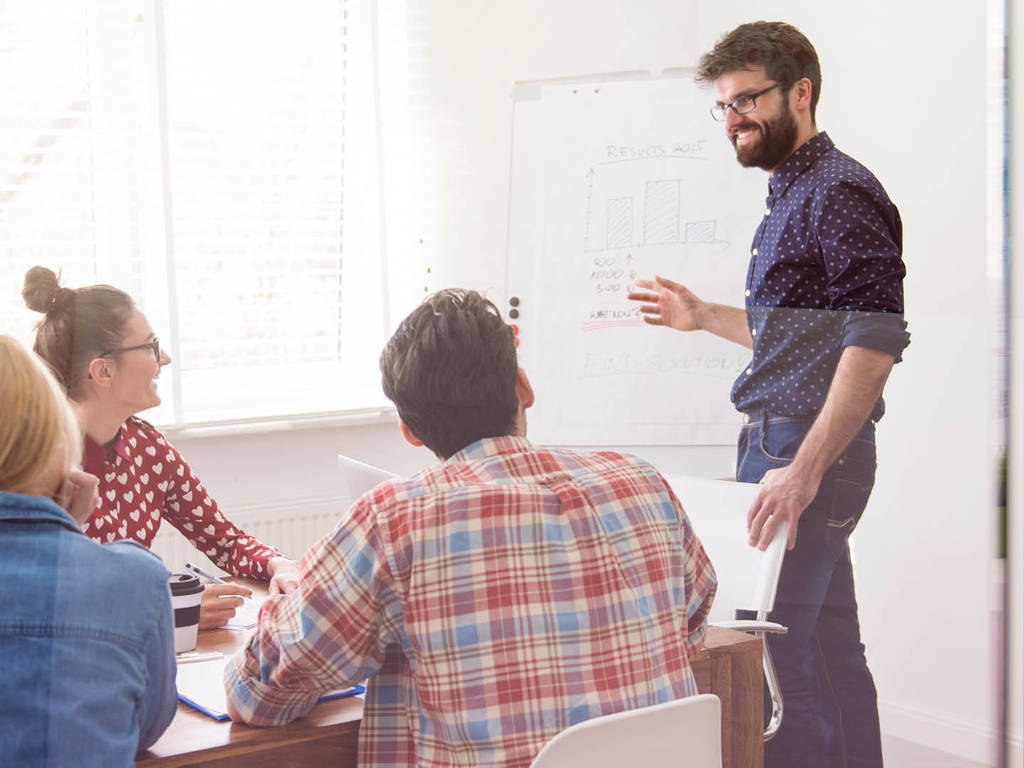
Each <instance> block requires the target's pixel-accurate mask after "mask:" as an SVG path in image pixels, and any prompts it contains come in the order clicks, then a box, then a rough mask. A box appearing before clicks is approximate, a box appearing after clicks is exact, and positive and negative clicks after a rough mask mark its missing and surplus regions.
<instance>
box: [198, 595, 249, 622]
mask: <svg viewBox="0 0 1024 768" xmlns="http://www.w3.org/2000/svg"><path fill="white" fill-rule="evenodd" d="M244 597H252V590H251V589H249V588H248V587H244V586H242V585H241V584H207V585H206V586H205V587H204V588H203V599H202V602H201V603H200V604H199V628H200V629H216V628H217V627H223V626H224V625H225V624H227V623H228V622H229V621H230V620H231V619H232V618H234V615H235V611H237V610H238V609H239V608H240V607H241V606H242V598H244Z"/></svg>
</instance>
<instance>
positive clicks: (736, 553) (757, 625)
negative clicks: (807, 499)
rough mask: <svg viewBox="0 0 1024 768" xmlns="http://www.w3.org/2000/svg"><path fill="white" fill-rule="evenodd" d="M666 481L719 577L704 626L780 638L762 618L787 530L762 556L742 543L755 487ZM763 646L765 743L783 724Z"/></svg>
mask: <svg viewBox="0 0 1024 768" xmlns="http://www.w3.org/2000/svg"><path fill="white" fill-rule="evenodd" d="M665 479H666V480H668V482H669V485H671V486H672V490H673V491H675V494H676V496H677V497H679V501H680V502H681V503H682V505H683V509H684V510H686V515H687V517H688V518H689V520H690V524H691V525H692V526H693V530H694V532H695V533H696V534H697V536H698V537H699V538H700V540H701V543H702V544H703V545H704V550H705V551H706V552H707V553H708V557H709V558H710V559H711V564H712V565H713V566H714V567H715V574H716V575H717V576H718V591H717V593H716V594H715V602H714V604H713V606H712V608H711V613H710V615H709V617H708V620H709V623H711V624H713V625H714V626H716V627H723V628H725V629H735V630H739V631H741V632H749V633H750V634H755V635H758V636H760V637H761V638H762V641H764V636H765V634H766V633H769V632H771V633H776V634H785V632H786V628H785V627H784V626H782V625H781V624H776V623H774V622H770V621H767V617H768V613H769V612H770V611H771V610H772V607H773V606H774V605H775V590H776V587H777V586H778V583H779V572H780V571H781V570H782V558H783V557H784V556H785V554H786V535H787V531H786V529H785V527H780V528H779V529H778V530H776V531H775V534H774V535H773V537H772V540H771V542H770V543H769V545H768V548H767V549H766V550H765V551H764V552H761V551H760V550H758V549H756V548H754V547H751V546H748V544H747V510H748V509H750V505H751V504H752V503H753V501H754V497H755V496H757V491H758V488H759V486H758V485H756V484H754V483H735V482H731V481H728V480H709V479H707V478H702V477H689V476H687V475H665ZM751 585H753V588H751ZM737 610H746V611H753V612H754V614H755V616H756V619H754V620H739V621H737V620H736V611H737ZM763 646H764V652H763V656H764V661H763V666H764V676H765V682H766V684H767V690H768V694H769V695H770V696H771V700H772V714H771V717H770V718H769V719H768V723H767V724H766V725H765V731H764V740H765V741H768V740H769V739H771V738H772V737H773V736H775V734H776V733H777V732H778V730H779V726H780V725H781V724H782V712H783V701H782V693H781V691H780V688H779V681H778V677H777V676H776V674H775V664H774V663H773V662H772V657H771V653H770V652H769V650H768V643H767V642H763Z"/></svg>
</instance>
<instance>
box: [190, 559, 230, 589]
mask: <svg viewBox="0 0 1024 768" xmlns="http://www.w3.org/2000/svg"><path fill="white" fill-rule="evenodd" d="M185 570H188V571H192V573H198V574H199V575H200V576H202V577H203V578H204V579H209V580H210V581H212V582H214V583H216V584H227V582H226V581H224V579H222V578H220V577H219V576H214V575H213V574H212V573H207V572H206V571H204V570H203V569H202V568H200V567H199V566H198V565H192V563H185Z"/></svg>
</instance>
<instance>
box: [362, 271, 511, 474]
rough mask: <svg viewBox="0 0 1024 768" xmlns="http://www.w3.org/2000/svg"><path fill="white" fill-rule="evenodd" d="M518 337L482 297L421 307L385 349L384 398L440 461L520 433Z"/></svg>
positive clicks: (449, 298)
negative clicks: (469, 447)
mask: <svg viewBox="0 0 1024 768" xmlns="http://www.w3.org/2000/svg"><path fill="white" fill-rule="evenodd" d="M517 367H518V363H517V361H516V347H515V336H514V334H513V332H512V329H511V328H510V327H509V326H508V325H506V324H505V322H504V321H503V320H502V319H501V315H500V314H499V313H498V308H497V307H495V306H494V304H492V303H491V302H490V301H488V300H487V299H485V298H484V297H483V296H481V295H480V294H479V293H477V292H476V291H466V290H461V289H457V288H449V289H447V290H444V291H439V292H437V293H435V294H433V295H432V296H429V297H428V298H427V299H425V300H424V301H423V303H422V304H420V306H419V307H417V308H416V309H415V310H413V311H412V313H411V314H410V315H409V316H408V317H407V318H405V320H403V321H402V323H401V325H399V326H398V330H397V331H395V333H394V335H393V336H392V337H391V338H390V339H389V340H388V343H387V344H386V345H385V346H384V351H383V352H382V353H381V356H380V371H381V376H382V380H383V384H384V394H385V395H387V396H388V398H389V399H390V400H391V401H392V402H393V403H394V404H395V408H397V409H398V415H399V416H400V417H401V419H402V421H403V422H405V425H406V426H407V427H408V428H409V429H410V430H411V431H412V433H413V434H414V435H415V436H416V437H417V438H419V439H420V440H422V441H423V444H424V445H426V446H427V447H428V448H429V449H430V450H432V451H433V452H434V453H435V454H437V455H438V456H442V457H444V458H446V459H447V458H449V457H450V456H451V455H452V454H454V453H457V452H458V451H460V450H462V449H463V448H465V447H466V446H467V445H470V444H471V443H475V442H476V441H477V440H480V439H482V438H485V437H500V436H503V435H509V434H512V433H513V432H514V431H515V428H516V417H517V414H518V411H519V401H518V399H517V397H516V390H515V378H516V369H517Z"/></svg>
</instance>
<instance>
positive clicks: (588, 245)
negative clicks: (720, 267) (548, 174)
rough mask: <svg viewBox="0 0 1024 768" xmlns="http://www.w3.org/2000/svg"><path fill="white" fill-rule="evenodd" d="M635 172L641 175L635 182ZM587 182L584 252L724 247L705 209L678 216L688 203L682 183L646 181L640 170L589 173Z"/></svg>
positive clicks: (681, 179) (667, 179)
mask: <svg viewBox="0 0 1024 768" xmlns="http://www.w3.org/2000/svg"><path fill="white" fill-rule="evenodd" d="M642 161H643V159H639V160H638V161H637V162H638V163H639V162H642ZM628 171H632V173H629V172H628ZM637 171H641V175H640V176H638V175H637ZM586 178H587V181H588V189H587V211H586V232H585V235H584V241H585V247H584V250H585V251H591V252H593V251H605V250H614V249H620V248H638V247H644V246H658V245H673V244H681V245H685V244H695V245H696V244H704V245H718V246H720V247H728V245H729V243H728V242H727V241H725V240H721V239H719V238H718V221H717V219H716V218H713V217H712V215H713V214H712V211H711V210H710V209H708V210H701V209H693V210H690V211H685V210H683V206H684V198H686V197H687V196H686V195H685V191H686V190H685V186H684V185H685V184H686V183H687V179H686V178H684V177H677V178H660V179H649V178H643V177H642V169H640V168H637V167H633V168H631V169H627V168H622V167H616V168H614V169H611V170H610V171H609V169H601V170H600V171H595V170H594V169H591V171H590V172H589V173H588V174H587V175H586ZM625 192H633V194H624V193H625ZM690 197H691V198H692V195H690ZM688 214H689V215H688ZM602 229H603V233H602ZM602 234H603V237H602V236H601V235H602Z"/></svg>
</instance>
